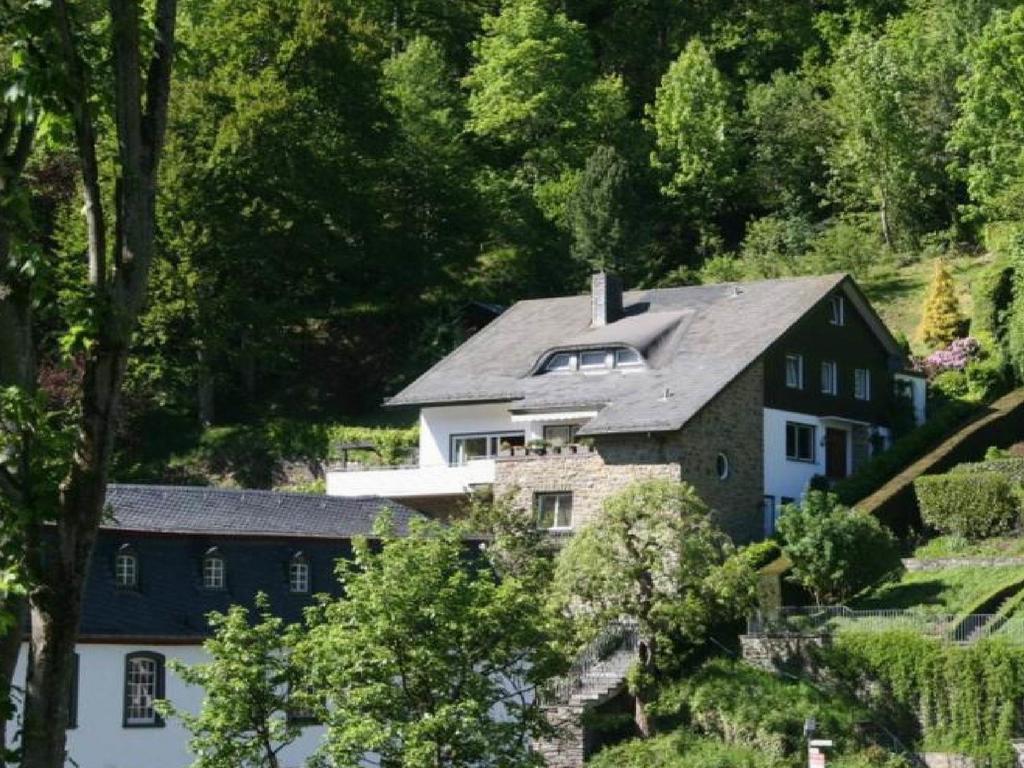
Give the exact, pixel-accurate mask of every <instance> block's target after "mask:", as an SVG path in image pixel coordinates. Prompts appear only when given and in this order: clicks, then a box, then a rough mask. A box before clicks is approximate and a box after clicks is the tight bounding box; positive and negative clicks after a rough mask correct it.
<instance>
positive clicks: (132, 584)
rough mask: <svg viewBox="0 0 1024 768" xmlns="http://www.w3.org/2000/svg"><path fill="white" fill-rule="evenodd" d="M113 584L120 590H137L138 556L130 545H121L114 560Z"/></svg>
mask: <svg viewBox="0 0 1024 768" xmlns="http://www.w3.org/2000/svg"><path fill="white" fill-rule="evenodd" d="M114 583H115V584H117V586H118V587H120V588H121V589H138V587H139V556H138V555H136V554H135V550H134V549H133V548H132V546H131V545H130V544H123V545H122V546H121V548H120V549H118V550H117V556H116V557H115V558H114Z"/></svg>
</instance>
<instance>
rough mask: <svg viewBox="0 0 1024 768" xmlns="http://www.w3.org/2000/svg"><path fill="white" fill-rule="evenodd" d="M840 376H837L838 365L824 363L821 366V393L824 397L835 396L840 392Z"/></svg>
mask: <svg viewBox="0 0 1024 768" xmlns="http://www.w3.org/2000/svg"><path fill="white" fill-rule="evenodd" d="M838 384H839V382H838V376H837V375H836V364H835V363H833V362H824V363H822V364H821V393H822V394H823V395H834V394H836V393H837V392H838V391H839V387H838Z"/></svg>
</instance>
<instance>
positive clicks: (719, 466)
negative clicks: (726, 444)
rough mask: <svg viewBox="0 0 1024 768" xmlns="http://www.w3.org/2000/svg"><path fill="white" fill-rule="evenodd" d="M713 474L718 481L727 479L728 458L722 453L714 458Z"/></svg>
mask: <svg viewBox="0 0 1024 768" xmlns="http://www.w3.org/2000/svg"><path fill="white" fill-rule="evenodd" d="M715 472H716V473H717V474H718V479H719V480H726V479H727V478H728V477H729V457H728V456H726V455H725V454H724V453H720V454H718V456H717V457H715Z"/></svg>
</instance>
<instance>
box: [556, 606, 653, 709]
mask: <svg viewBox="0 0 1024 768" xmlns="http://www.w3.org/2000/svg"><path fill="white" fill-rule="evenodd" d="M639 645H640V633H639V629H638V626H637V623H636V622H635V621H631V620H629V619H622V620H619V621H613V622H611V623H610V624H608V625H607V626H606V627H605V628H604V629H602V630H601V631H600V632H599V633H598V635H597V637H595V638H594V639H593V640H591V641H590V642H589V643H587V645H586V646H585V647H584V648H583V650H582V651H580V653H579V655H578V656H577V657H576V660H575V661H574V662H573V663H572V666H570V667H569V670H568V671H567V672H566V673H565V674H564V675H562V676H561V677H556V678H554V679H552V680H549V681H548V682H547V683H545V684H544V685H543V686H542V687H541V688H540V691H539V698H540V701H541V703H542V704H545V705H554V704H565V703H568V702H569V701H570V700H571V699H572V697H573V696H574V695H575V694H578V693H580V692H582V691H583V690H585V689H586V687H587V686H586V682H587V679H588V678H590V677H591V676H592V675H594V674H596V671H597V669H598V667H599V666H600V665H602V664H605V663H607V661H608V660H609V659H611V658H612V657H613V656H616V655H618V654H620V653H629V654H631V655H634V656H635V655H636V653H637V650H638V648H639Z"/></svg>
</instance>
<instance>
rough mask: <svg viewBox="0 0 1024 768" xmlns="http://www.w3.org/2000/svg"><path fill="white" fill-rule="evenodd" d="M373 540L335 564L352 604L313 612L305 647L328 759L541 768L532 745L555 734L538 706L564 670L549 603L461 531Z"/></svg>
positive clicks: (421, 767)
mask: <svg viewBox="0 0 1024 768" xmlns="http://www.w3.org/2000/svg"><path fill="white" fill-rule="evenodd" d="M378 533H379V535H381V537H382V538H381V540H380V542H379V546H378V545H377V543H376V542H375V543H370V542H367V541H362V542H358V543H357V545H356V547H355V559H354V561H353V562H351V563H343V564H342V565H341V566H340V568H341V572H340V575H341V579H342V582H343V585H344V591H345V594H344V596H343V597H341V598H338V599H335V600H326V601H325V602H323V603H322V604H321V605H320V606H319V607H317V608H316V609H313V610H311V612H310V614H309V615H308V617H307V619H308V623H309V628H308V632H307V633H306V636H305V638H304V639H303V640H302V641H301V642H300V643H299V646H298V647H297V649H296V658H297V660H298V661H299V662H300V663H301V664H302V665H303V666H304V668H305V669H307V670H308V673H309V674H308V681H309V683H310V685H311V688H312V690H313V691H314V692H315V694H316V695H317V696H323V698H324V699H325V704H324V705H323V706H321V707H320V708H319V712H318V714H319V716H320V719H321V720H322V721H323V722H324V724H325V726H326V734H325V737H324V743H323V748H322V750H323V754H324V756H325V757H326V759H328V760H329V761H331V763H332V764H337V765H357V764H359V763H360V760H361V758H362V755H363V754H364V753H365V752H366V751H371V752H375V753H377V754H378V755H379V756H380V760H381V763H382V764H384V765H401V766H408V768H471V767H472V766H507V767H508V768H515V767H516V766H529V765H537V764H538V762H537V760H538V758H537V756H536V755H533V754H531V753H530V752H529V750H528V749H527V746H528V743H529V740H530V739H531V738H532V737H534V736H537V735H539V734H541V733H543V732H545V730H546V727H545V724H544V719H543V716H542V713H541V711H540V709H539V705H538V704H537V703H535V702H534V701H531V699H532V698H533V692H534V690H535V687H536V685H537V684H538V683H540V682H541V681H543V680H545V679H546V678H547V677H548V676H550V675H551V674H552V673H553V672H554V671H557V669H558V664H559V663H560V658H559V657H558V655H557V654H555V653H554V651H553V650H552V649H551V646H550V644H549V636H548V632H547V630H546V625H547V618H546V617H545V615H544V607H543V602H544V601H543V596H538V594H537V593H536V591H535V589H534V586H533V585H532V584H531V583H530V582H529V581H520V580H519V579H517V578H515V577H514V576H506V577H505V578H504V579H501V580H499V579H498V578H497V577H496V576H495V574H494V573H493V572H492V571H491V570H490V569H489V568H488V567H487V564H486V562H476V563H474V562H472V561H471V559H470V557H469V556H468V553H467V551H466V546H465V543H464V541H463V538H462V532H461V531H460V530H459V529H458V528H457V527H453V528H449V529H442V528H440V527H438V526H436V525H431V524H426V523H418V524H414V525H413V529H412V531H411V534H410V535H409V536H408V537H404V538H394V537H393V536H392V535H391V534H390V533H389V532H388V529H387V526H386V525H384V527H383V528H380V529H378ZM498 710H500V711H502V712H503V713H504V717H503V718H495V717H494V714H495V713H496V711H498Z"/></svg>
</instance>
